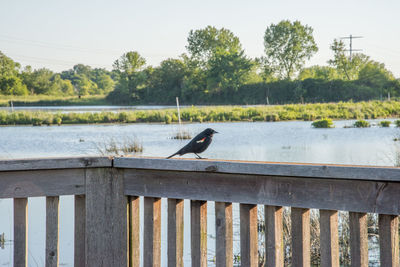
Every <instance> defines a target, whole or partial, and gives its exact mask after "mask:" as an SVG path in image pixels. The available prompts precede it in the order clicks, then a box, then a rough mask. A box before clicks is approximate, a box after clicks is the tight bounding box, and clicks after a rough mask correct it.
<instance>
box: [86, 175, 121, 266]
mask: <svg viewBox="0 0 400 267" xmlns="http://www.w3.org/2000/svg"><path fill="white" fill-rule="evenodd" d="M122 174H123V173H122V171H121V170H116V169H111V168H97V169H86V238H85V239H86V266H98V267H101V266H105V267H106V266H122V267H124V266H127V263H128V260H127V204H128V201H127V197H126V196H125V195H124V190H123V175H122Z"/></svg>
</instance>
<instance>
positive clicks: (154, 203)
mask: <svg viewBox="0 0 400 267" xmlns="http://www.w3.org/2000/svg"><path fill="white" fill-rule="evenodd" d="M143 206H144V215H143V216H144V219H143V224H144V225H143V236H144V240H143V266H144V267H153V266H154V267H159V266H161V198H153V197H145V198H144V203H143Z"/></svg>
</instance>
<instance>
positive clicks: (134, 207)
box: [129, 196, 140, 267]
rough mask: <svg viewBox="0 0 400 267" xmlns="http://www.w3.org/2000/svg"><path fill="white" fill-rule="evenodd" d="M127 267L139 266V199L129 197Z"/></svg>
mask: <svg viewBox="0 0 400 267" xmlns="http://www.w3.org/2000/svg"><path fill="white" fill-rule="evenodd" d="M129 266H130V267H139V266H140V198H139V197H135V196H130V197H129Z"/></svg>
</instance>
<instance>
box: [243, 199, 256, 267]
mask: <svg viewBox="0 0 400 267" xmlns="http://www.w3.org/2000/svg"><path fill="white" fill-rule="evenodd" d="M239 208H240V260H241V264H242V266H249V267H257V266H258V232H257V205H250V204H240V205H239Z"/></svg>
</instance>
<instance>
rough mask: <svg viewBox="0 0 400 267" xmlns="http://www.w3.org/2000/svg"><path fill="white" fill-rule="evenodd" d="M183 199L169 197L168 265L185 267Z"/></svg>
mask: <svg viewBox="0 0 400 267" xmlns="http://www.w3.org/2000/svg"><path fill="white" fill-rule="evenodd" d="M183 208H184V201H183V199H171V198H169V199H168V248H167V254H168V266H179V267H183V229H184V223H183V220H184V217H183Z"/></svg>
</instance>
